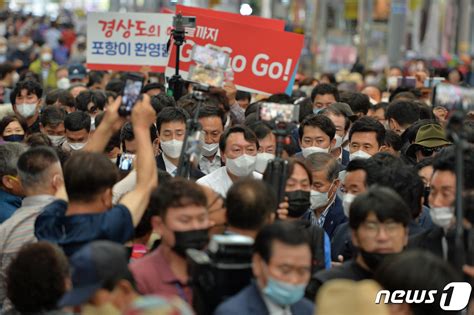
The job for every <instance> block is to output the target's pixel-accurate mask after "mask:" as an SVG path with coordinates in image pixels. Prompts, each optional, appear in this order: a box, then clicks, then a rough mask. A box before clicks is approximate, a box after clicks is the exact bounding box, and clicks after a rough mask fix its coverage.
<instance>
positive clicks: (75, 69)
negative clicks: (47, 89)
mask: <svg viewBox="0 0 474 315" xmlns="http://www.w3.org/2000/svg"><path fill="white" fill-rule="evenodd" d="M67 70H68V73H69V80H76V79H80V80H82V79H84V78H85V77H86V75H87V70H86V67H84V66H83V65H81V64H74V65H70V66H69V67H68V69H67Z"/></svg>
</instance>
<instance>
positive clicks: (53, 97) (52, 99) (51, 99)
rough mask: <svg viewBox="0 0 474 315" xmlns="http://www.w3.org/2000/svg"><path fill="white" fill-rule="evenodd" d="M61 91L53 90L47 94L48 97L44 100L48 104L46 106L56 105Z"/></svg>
mask: <svg viewBox="0 0 474 315" xmlns="http://www.w3.org/2000/svg"><path fill="white" fill-rule="evenodd" d="M59 91H61V90H60V89H52V90H50V91H49V92H48V93H46V96H45V98H44V103H45V104H46V106H49V105H54V103H56V101H57V100H58V95H59Z"/></svg>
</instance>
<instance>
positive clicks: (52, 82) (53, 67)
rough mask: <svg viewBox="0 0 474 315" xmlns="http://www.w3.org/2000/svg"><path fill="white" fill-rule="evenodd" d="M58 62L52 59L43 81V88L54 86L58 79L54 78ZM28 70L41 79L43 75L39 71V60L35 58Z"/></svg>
mask: <svg viewBox="0 0 474 315" xmlns="http://www.w3.org/2000/svg"><path fill="white" fill-rule="evenodd" d="M58 67H59V66H58V64H57V63H56V62H54V61H51V67H50V68H49V73H48V78H47V80H46V82H43V87H44V88H56V87H57V85H56V82H57V81H58V80H57V78H56V70H58ZM30 71H31V72H34V73H36V74H37V75H39V77H40V79H41V80H42V79H43V75H42V73H41V60H40V59H36V60H35V61H33V63H32V64H30Z"/></svg>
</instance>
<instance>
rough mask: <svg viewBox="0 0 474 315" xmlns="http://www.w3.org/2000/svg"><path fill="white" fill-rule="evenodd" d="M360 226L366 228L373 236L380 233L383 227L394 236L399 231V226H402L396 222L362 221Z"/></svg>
mask: <svg viewBox="0 0 474 315" xmlns="http://www.w3.org/2000/svg"><path fill="white" fill-rule="evenodd" d="M362 227H363V228H364V229H365V230H366V232H367V234H370V235H371V236H373V237H375V236H376V235H377V234H379V233H380V230H381V229H382V228H383V229H384V231H385V232H386V233H387V234H388V235H390V236H394V235H396V234H397V232H398V231H400V228H402V227H403V225H402V224H401V223H398V222H387V223H375V222H364V223H362Z"/></svg>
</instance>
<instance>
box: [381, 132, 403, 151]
mask: <svg viewBox="0 0 474 315" xmlns="http://www.w3.org/2000/svg"><path fill="white" fill-rule="evenodd" d="M385 145H386V146H388V147H391V148H393V149H394V150H395V151H400V150H401V149H402V147H403V141H402V137H400V136H399V135H398V134H397V133H396V132H395V131H392V130H386V131H385Z"/></svg>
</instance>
